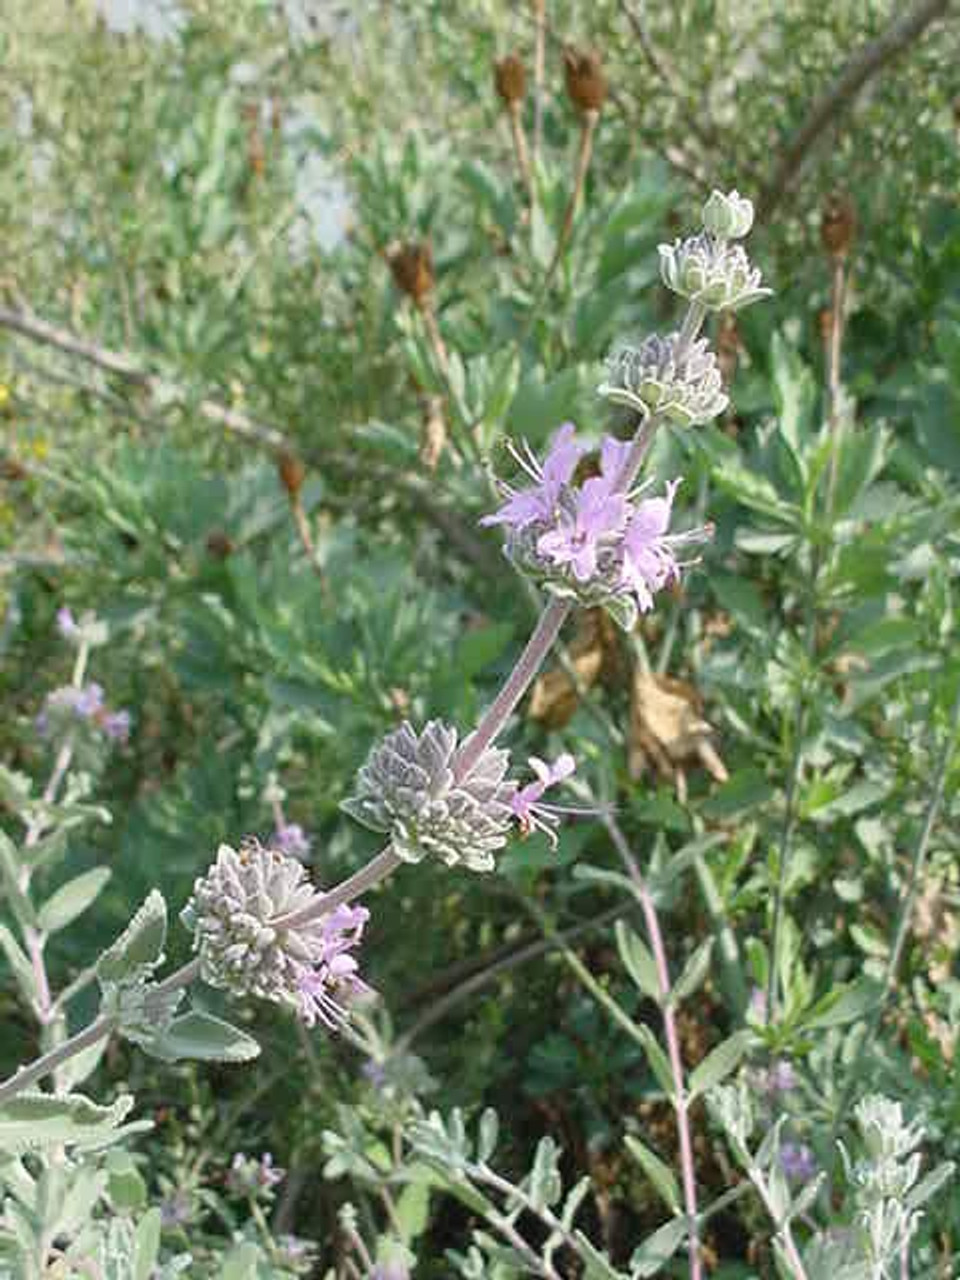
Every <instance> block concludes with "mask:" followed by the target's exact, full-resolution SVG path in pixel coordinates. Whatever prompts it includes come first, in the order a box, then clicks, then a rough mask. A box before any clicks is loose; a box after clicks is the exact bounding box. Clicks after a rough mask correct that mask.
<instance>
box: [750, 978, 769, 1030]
mask: <svg viewBox="0 0 960 1280" xmlns="http://www.w3.org/2000/svg"><path fill="white" fill-rule="evenodd" d="M747 1018H748V1020H749V1021H750V1022H756V1023H759V1024H760V1025H761V1026H763V1025H765V1024H766V1021H767V993H766V992H765V991H764V990H763V989H762V988H760V987H754V988H753V990H752V991H751V992H750V1000H749V1002H748V1004H747Z"/></svg>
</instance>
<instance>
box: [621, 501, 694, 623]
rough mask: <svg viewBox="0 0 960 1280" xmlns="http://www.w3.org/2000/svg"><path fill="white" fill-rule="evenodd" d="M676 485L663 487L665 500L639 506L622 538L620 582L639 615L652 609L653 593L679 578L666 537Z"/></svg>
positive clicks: (669, 540)
mask: <svg viewBox="0 0 960 1280" xmlns="http://www.w3.org/2000/svg"><path fill="white" fill-rule="evenodd" d="M679 484H680V481H679V480H673V481H671V482H670V483H669V484H668V485H667V493H666V497H663V498H646V499H644V501H643V502H641V503H639V505H638V506H637V508H636V512H635V514H634V516H633V518H632V519H631V521H630V523H629V525H628V526H627V532H626V534H625V536H624V539H623V581H624V584H625V585H626V586H628V587H629V588H630V590H631V591H632V592H633V593H634V595H635V596H636V598H637V603H638V604H639V606H640V610H641V612H642V613H646V612H648V610H650V609H651V608H652V607H653V596H654V593H655V592H657V591H660V590H661V589H662V588H663V587H665V586H666V585H667V584H668V583H669V582H672V581H674V580H676V579H677V578H679V577H680V566H679V565H678V564H677V560H676V557H675V556H674V554H673V551H672V550H671V547H670V543H671V541H672V540H671V539H670V538H669V536H668V535H667V529H668V528H669V527H670V516H671V514H672V511H673V496H674V494H675V493H676V491H677V488H678V486H679Z"/></svg>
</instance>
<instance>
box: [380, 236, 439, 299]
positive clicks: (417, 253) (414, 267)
mask: <svg viewBox="0 0 960 1280" xmlns="http://www.w3.org/2000/svg"><path fill="white" fill-rule="evenodd" d="M387 262H388V263H389V265H390V270H391V271H392V272H393V279H394V283H395V284H396V286H397V288H398V289H399V290H400V292H401V293H405V294H406V295H407V297H408V298H412V299H413V301H414V302H415V303H416V304H417V306H418V307H419V306H422V304H423V302H424V299H425V298H426V297H427V295H428V294H429V293H430V292H431V290H432V289H433V253H432V252H431V249H430V245H429V244H428V243H427V242H426V241H420V240H408V241H406V242H405V243H403V244H399V245H395V246H393V248H391V249H388V250H387Z"/></svg>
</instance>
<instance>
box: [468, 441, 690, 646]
mask: <svg viewBox="0 0 960 1280" xmlns="http://www.w3.org/2000/svg"><path fill="white" fill-rule="evenodd" d="M584 451H585V446H584V445H582V444H578V443H577V441H576V440H575V439H574V435H573V427H572V426H571V425H570V424H569V423H567V424H566V425H565V426H563V427H561V429H560V430H559V431H558V432H557V434H556V436H555V437H554V440H553V443H552V445H551V448H550V452H549V454H548V455H547V458H546V460H545V462H544V464H543V467H542V468H541V467H540V465H539V464H538V463H537V460H536V458H535V457H534V456H533V455H532V453H530V450H529V449H527V450H526V453H525V454H524V455H521V454H520V453H519V452H515V454H514V456H515V457H516V459H517V461H518V463H519V464H520V466H521V467H522V468H523V470H524V471H525V472H526V473H527V475H528V476H529V477H530V478H531V480H532V481H533V485H532V487H530V488H527V489H524V490H521V491H519V492H517V491H514V490H513V489H511V488H510V487H509V486H506V485H504V486H502V488H503V489H504V492H505V493H506V494H507V495H508V500H507V502H506V503H505V504H504V505H503V506H502V507H501V508H500V510H499V511H497V512H496V513H495V514H493V515H490V516H487V517H485V518H484V520H483V521H482V522H481V523H483V524H488V525H489V524H502V525H504V526H505V527H506V528H505V547H504V550H505V552H506V554H507V556H508V558H509V559H510V560H512V561H513V563H514V564H515V565H516V566H517V568H519V569H522V570H524V571H525V572H527V573H529V574H530V575H531V576H532V577H533V578H534V580H535V581H537V582H540V583H541V584H542V585H543V586H545V587H546V589H547V590H548V591H550V592H551V593H553V594H554V595H557V596H560V597H561V598H565V599H575V600H578V601H579V602H580V603H581V604H583V605H585V606H587V607H593V606H596V605H599V606H601V607H603V608H605V609H607V610H608V612H609V613H610V614H611V615H612V616H613V618H614V619H615V620H616V621H617V622H618V623H619V625H620V626H622V627H623V628H625V629H626V630H630V629H631V628H632V627H633V626H634V625H635V623H636V620H637V614H638V612H639V611H643V612H646V611H647V610H649V609H651V608H652V607H653V597H654V595H655V594H656V593H657V592H658V591H660V590H662V589H663V588H664V587H665V586H667V585H668V584H669V583H671V582H674V581H676V580H677V579H678V578H679V576H680V571H681V569H683V568H684V567H685V565H684V562H682V561H680V560H678V559H677V555H676V549H677V548H678V547H680V546H682V545H684V544H686V543H693V542H700V541H703V540H704V538H705V537H708V536H710V534H711V533H712V529H709V528H702V529H693V530H690V531H689V532H686V533H680V534H671V533H669V532H668V530H669V525H670V517H671V514H672V510H673V499H674V495H675V493H676V490H677V488H678V486H679V483H680V482H679V481H678V480H674V481H671V482H670V483H669V484H668V485H667V487H666V493H665V494H664V495H663V496H662V497H658V498H646V499H643V500H642V501H641V495H642V493H643V489H644V487H645V486H641V487H640V488H638V489H634V490H632V491H630V492H625V491H624V488H623V484H624V481H625V478H626V469H627V466H628V461H629V458H630V455H631V453H632V451H633V444H632V443H631V442H628V441H621V440H616V439H614V438H613V437H612V436H607V437H606V438H605V439H604V440H603V442H602V444H601V446H600V474H599V475H595V476H592V477H591V478H590V479H588V480H586V481H585V482H584V483H583V484H579V485H578V484H575V483H574V482H573V475H574V472H575V470H576V465H577V461H578V459H579V458H580V456H581V454H582V453H583V452H584ZM687 563H689V562H687Z"/></svg>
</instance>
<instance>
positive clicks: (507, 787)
mask: <svg viewBox="0 0 960 1280" xmlns="http://www.w3.org/2000/svg"><path fill="white" fill-rule="evenodd" d="M467 741H469V739H467ZM456 755H457V731H456V729H454V728H452V727H451V726H450V725H446V724H444V723H443V722H442V721H440V720H430V721H428V723H427V724H426V725H425V726H424V728H423V729H422V730H421V732H420V733H419V734H418V733H417V732H416V731H415V730H414V729H413V727H412V726H411V725H410V724H409V723H407V722H406V721H404V723H403V724H402V725H401V726H400V728H399V729H396V730H394V731H393V732H392V733H389V734H388V735H387V736H386V737H385V738H384V739H383V741H382V742H380V743H379V744H378V745H377V746H375V747H374V748H373V750H372V751H371V752H370V755H369V756H368V758H367V761H366V763H365V764H364V765H363V767H362V768H361V769H360V772H359V773H358V774H357V781H356V790H355V793H354V794H353V795H352V796H350V797H349V799H347V800H344V801H343V803H342V804H341V806H340V807H341V808H342V809H343V810H344V811H345V812H346V813H349V814H350V816H351V817H353V818H356V819H357V821H358V822H362V823H363V824H364V826H367V827H370V828H371V829H372V830H373V831H382V832H384V833H385V834H387V835H389V836H390V840H391V844H392V846H393V850H394V852H395V853H396V855H397V857H398V858H401V859H402V860H403V861H404V862H420V861H421V860H422V859H423V858H425V857H427V856H428V855H429V856H431V857H437V858H440V859H441V860H442V861H443V862H445V863H446V864H447V866H448V867H455V866H458V865H463V866H465V867H467V868H468V870H470V871H492V870H493V866H494V859H493V855H494V853H496V852H497V850H498V849H502V848H503V846H504V845H505V844H506V843H507V838H508V836H509V834H510V827H511V823H512V820H513V812H512V810H511V807H510V801H511V799H512V797H513V793H514V790H515V784H514V783H513V782H510V781H509V780H508V779H507V777H506V773H507V767H508V765H509V759H510V757H509V755H508V753H507V752H506V751H499V750H496V749H488V750H486V751H484V752H483V753H482V755H481V756H480V758H479V760H478V761H477V763H476V764H475V765H473V767H472V768H471V769H470V772H469V774H468V775H467V776H466V777H465V778H462V779H460V780H458V779H457V777H456V774H455V769H454V765H455V757H456Z"/></svg>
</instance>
